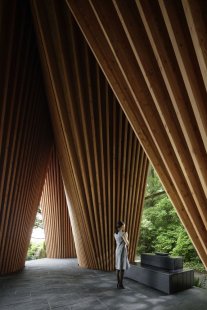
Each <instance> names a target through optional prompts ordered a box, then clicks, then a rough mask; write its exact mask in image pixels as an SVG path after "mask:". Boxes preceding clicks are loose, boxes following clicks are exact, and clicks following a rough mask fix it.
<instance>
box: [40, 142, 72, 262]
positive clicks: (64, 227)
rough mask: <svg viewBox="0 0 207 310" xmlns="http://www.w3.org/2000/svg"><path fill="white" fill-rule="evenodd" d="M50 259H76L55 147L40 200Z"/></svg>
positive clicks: (47, 251)
mask: <svg viewBox="0 0 207 310" xmlns="http://www.w3.org/2000/svg"><path fill="white" fill-rule="evenodd" d="M40 207H41V210H42V216H43V223H44V231H45V244H46V253H47V257H48V258H69V257H76V252H75V244H74V240H73V233H72V228H71V224H70V218H69V211H68V206H67V203H66V197H65V191H64V186H63V181H62V175H61V172H60V166H59V161H58V158H57V154H56V150H55V148H54V147H53V150H52V154H51V158H50V163H49V167H48V170H47V175H46V179H45V183H44V188H43V192H42V196H41V200H40Z"/></svg>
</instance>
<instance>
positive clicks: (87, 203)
mask: <svg viewBox="0 0 207 310" xmlns="http://www.w3.org/2000/svg"><path fill="white" fill-rule="evenodd" d="M32 9H33V15H34V21H35V24H36V28H37V36H38V39H39V46H40V53H41V58H42V62H43V68H44V74H45V83H46V85H47V91H48V97H49V103H50V110H51V115H52V121H53V127H54V128H56V129H55V139H56V146H57V151H58V157H59V161H60V166H61V171H62V176H63V181H64V187H65V191H66V197H67V202H68V205H69V213H70V219H71V225H72V229H73V233H74V241H75V246H76V251H77V257H78V260H79V264H80V265H81V266H84V267H88V268H99V269H104V270H113V269H114V252H115V242H114V237H113V233H114V229H115V224H116V221H117V220H119V219H120V218H122V219H123V220H124V221H126V226H127V230H128V233H129V236H131V238H132V240H133V241H132V242H131V243H130V251H129V257H130V259H131V260H134V256H135V251H136V247H137V236H138V230H139V224H140V216H139V214H140V212H139V210H141V209H142V206H143V198H144V197H143V194H142V193H141V192H140V189H142V191H143V190H144V189H143V183H144V184H145V183H146V171H147V167H148V159H147V157H146V155H145V153H144V151H143V149H142V148H141V147H140V145H139V142H138V140H137V138H136V137H135V134H134V132H133V130H132V128H131V126H130V124H129V123H128V121H127V119H126V117H125V115H124V114H123V112H122V110H121V108H120V106H119V103H118V102H117V100H116V98H115V97H114V95H113V93H112V90H111V88H110V86H109V85H108V84H107V82H106V80H105V77H104V76H103V73H102V72H101V70H100V68H99V66H98V64H97V62H96V60H95V58H94V57H93V55H92V53H91V51H90V49H89V47H88V46H87V44H86V42H85V40H84V38H83V36H82V34H81V32H80V30H79V29H78V27H77V25H76V23H75V21H74V19H73V18H72V16H71V14H70V12H69V10H68V8H67V5H66V3H64V2H63V1H59V2H53V3H51V2H49V1H44V2H42V1H32ZM49 29H53V31H52V32H51V31H50V30H49ZM63 34H64V35H63ZM133 143H134V144H133ZM132 154H133V155H132ZM142 158H144V159H145V160H142ZM127 161H128V162H127ZM132 163H133V165H132ZM134 166H135V167H136V169H137V170H139V171H140V174H138V173H135V172H134V168H133V167H134ZM134 175H136V176H137V177H139V179H142V178H143V180H142V182H141V181H140V182H137V180H136V185H137V186H136V188H135V187H134V186H135V184H133V183H132V181H131V178H134ZM130 185H131V186H130ZM132 188H133V189H134V192H135V194H134V196H135V197H136V198H135V199H134V203H129V200H130V199H129V197H130V193H131V191H132ZM139 196H141V197H142V199H140V200H139V199H138V197H139ZM129 214H133V218H131V217H129V216H128V215H129ZM129 223H130V226H129ZM134 235H135V237H134Z"/></svg>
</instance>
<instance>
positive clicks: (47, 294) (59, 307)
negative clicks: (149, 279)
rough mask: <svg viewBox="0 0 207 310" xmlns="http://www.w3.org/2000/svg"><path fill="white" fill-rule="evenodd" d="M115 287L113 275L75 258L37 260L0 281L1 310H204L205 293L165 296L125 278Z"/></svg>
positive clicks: (191, 291) (195, 291) (206, 309)
mask: <svg viewBox="0 0 207 310" xmlns="http://www.w3.org/2000/svg"><path fill="white" fill-rule="evenodd" d="M125 286H126V289H125V290H118V289H117V288H116V276H115V273H114V272H102V271H97V270H88V269H82V268H80V267H78V263H77V260H76V259H40V260H36V261H30V262H27V263H26V267H25V269H24V271H23V272H22V273H18V274H14V275H9V276H6V277H1V278H0V310H51V309H56V310H66V309H67V310H68V309H70V310H78V309H90V310H96V309H97V310H99V309H100V310H105V309H112V310H113V309H120V310H123V309H125V310H139V309H140V310H141V309H142V310H148V309H149V310H165V309H167V310H173V309H175V310H207V290H204V289H200V288H195V287H194V288H192V289H189V290H186V291H183V292H179V293H177V294H173V295H166V294H164V293H161V292H159V291H156V290H153V289H150V288H148V287H146V286H144V285H141V284H139V283H137V282H134V281H132V280H127V279H125Z"/></svg>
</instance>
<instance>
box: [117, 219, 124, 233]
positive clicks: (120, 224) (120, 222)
mask: <svg viewBox="0 0 207 310" xmlns="http://www.w3.org/2000/svg"><path fill="white" fill-rule="evenodd" d="M124 224H125V223H124V222H122V221H118V222H117V224H116V234H118V232H119V228H120V227H121V226H122V225H124Z"/></svg>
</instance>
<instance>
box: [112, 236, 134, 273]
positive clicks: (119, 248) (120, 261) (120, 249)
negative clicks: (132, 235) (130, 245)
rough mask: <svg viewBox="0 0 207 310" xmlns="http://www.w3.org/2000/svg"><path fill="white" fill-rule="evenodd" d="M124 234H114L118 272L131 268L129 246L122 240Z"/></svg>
mask: <svg viewBox="0 0 207 310" xmlns="http://www.w3.org/2000/svg"><path fill="white" fill-rule="evenodd" d="M123 234H124V233H123V232H122V231H119V232H118V234H116V233H115V234H114V238H115V240H116V258H115V259H116V260H115V266H116V269H118V270H126V269H128V268H129V267H130V265H129V260H128V254H127V246H126V244H125V242H124V239H123V238H122V236H123Z"/></svg>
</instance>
